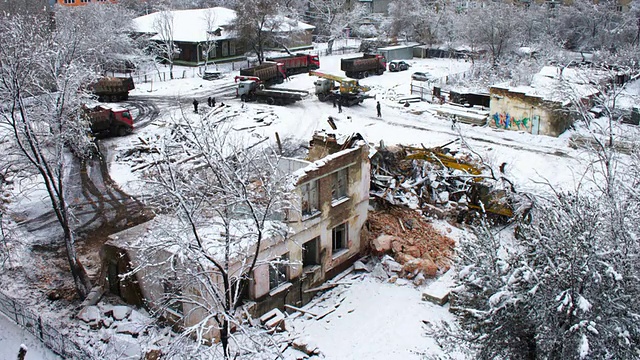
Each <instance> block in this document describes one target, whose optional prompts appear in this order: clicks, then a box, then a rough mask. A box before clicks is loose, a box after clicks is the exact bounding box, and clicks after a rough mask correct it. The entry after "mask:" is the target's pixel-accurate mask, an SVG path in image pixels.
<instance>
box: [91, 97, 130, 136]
mask: <svg viewBox="0 0 640 360" xmlns="http://www.w3.org/2000/svg"><path fill="white" fill-rule="evenodd" d="M84 112H85V114H86V116H87V119H88V120H89V123H90V124H91V132H93V134H94V135H112V136H116V135H117V136H124V135H127V134H131V132H133V117H132V116H131V112H130V111H129V109H126V108H123V107H118V106H108V105H103V104H101V105H97V106H94V107H90V106H87V105H85V106H84Z"/></svg>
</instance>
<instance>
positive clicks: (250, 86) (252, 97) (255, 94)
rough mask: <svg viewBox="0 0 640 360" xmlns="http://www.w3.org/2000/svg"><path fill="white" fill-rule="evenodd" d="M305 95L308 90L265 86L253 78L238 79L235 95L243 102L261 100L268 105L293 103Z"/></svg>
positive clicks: (307, 93)
mask: <svg viewBox="0 0 640 360" xmlns="http://www.w3.org/2000/svg"><path fill="white" fill-rule="evenodd" d="M307 95H309V92H308V91H304V90H294V89H279V88H266V87H265V86H264V85H263V84H261V83H260V82H259V81H255V80H244V81H240V82H239V83H238V88H237V90H236V96H239V97H240V99H241V100H242V101H244V102H247V101H263V102H266V103H267V104H269V105H286V104H293V103H294V102H296V101H298V100H302V99H303V98H304V97H305V96H307Z"/></svg>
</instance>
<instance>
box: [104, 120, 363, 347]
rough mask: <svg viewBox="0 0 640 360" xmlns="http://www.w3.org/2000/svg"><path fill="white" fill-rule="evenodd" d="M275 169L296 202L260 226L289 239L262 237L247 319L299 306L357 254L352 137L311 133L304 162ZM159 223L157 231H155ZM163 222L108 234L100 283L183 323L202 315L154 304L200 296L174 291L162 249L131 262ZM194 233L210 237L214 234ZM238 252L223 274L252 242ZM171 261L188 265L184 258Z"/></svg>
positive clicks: (217, 280)
mask: <svg viewBox="0 0 640 360" xmlns="http://www.w3.org/2000/svg"><path fill="white" fill-rule="evenodd" d="M279 168H280V169H281V170H282V171H285V172H286V173H289V174H291V184H292V186H293V193H294V194H295V196H294V198H295V199H296V201H295V205H294V206H293V208H292V209H290V210H288V211H287V212H286V215H285V216H284V219H283V220H280V221H277V220H276V221H274V223H272V224H269V225H268V226H270V227H272V228H275V227H276V226H282V225H284V226H285V227H286V228H288V229H289V231H288V233H289V234H290V235H289V236H278V235H274V236H270V237H269V238H265V239H263V241H262V245H261V247H260V251H259V252H258V258H257V262H256V264H257V265H256V267H255V268H254V269H253V271H252V273H251V274H250V276H249V278H250V281H249V283H247V284H246V286H245V289H244V291H243V292H242V296H241V298H242V300H243V301H244V304H245V306H246V308H247V309H248V311H249V312H250V313H251V314H252V315H253V316H254V317H258V316H260V315H262V314H264V313H266V312H268V311H270V310H272V309H275V308H278V309H280V310H283V311H284V306H285V304H286V305H293V306H302V305H304V304H306V303H307V302H309V301H310V300H311V298H312V297H313V296H314V295H315V291H307V290H310V289H313V288H314V287H317V286H319V285H321V284H322V283H323V282H325V281H326V280H329V279H330V278H332V277H334V276H335V275H337V274H338V273H340V272H341V271H343V270H345V269H346V268H347V267H349V266H350V265H351V264H353V262H355V260H356V259H358V258H359V256H360V253H361V251H362V250H363V243H362V242H361V232H362V229H363V226H364V223H365V221H366V220H367V212H368V206H369V182H370V163H369V147H368V146H367V144H366V143H365V142H364V141H362V140H361V138H360V137H359V136H354V137H350V138H348V139H347V140H346V141H345V142H343V143H341V142H339V141H337V140H336V137H335V136H333V135H331V134H325V133H319V134H316V135H314V137H313V140H312V142H311V146H310V150H309V155H308V158H307V159H306V160H302V159H292V158H284V159H282V161H280V162H279ZM160 223H163V226H159V224H160ZM169 223H171V221H170V219H167V218H162V217H158V218H156V219H154V220H152V221H150V222H148V223H146V224H142V225H139V226H137V227H134V228H131V229H128V230H126V231H123V232H121V233H118V234H114V235H112V236H111V237H110V240H109V241H108V242H107V243H106V244H105V245H104V247H103V250H102V252H101V258H102V264H103V265H102V274H103V283H104V284H103V286H104V287H105V288H107V289H108V290H109V292H111V293H112V294H115V295H118V296H120V297H121V298H122V299H124V300H125V301H126V302H127V303H130V304H134V305H139V306H145V307H147V308H149V309H150V310H154V311H161V312H164V316H165V318H167V319H173V320H175V321H177V322H179V323H180V324H181V325H183V326H191V325H193V324H195V323H197V322H199V321H200V320H202V319H203V317H204V316H205V315H206V314H204V313H203V311H202V309H198V308H197V307H196V306H194V305H193V303H192V302H189V301H185V302H180V301H177V302H176V303H174V304H173V306H169V307H165V306H163V305H162V300H163V299H165V298H166V295H171V294H173V293H174V292H175V293H176V294H184V293H185V292H193V293H196V292H197V293H198V294H203V292H202V290H196V289H177V291H176V289H175V286H174V285H172V284H173V283H172V280H171V276H167V273H170V271H168V270H169V265H168V264H167V261H166V259H168V258H170V257H171V255H172V254H171V250H170V249H169V248H167V249H163V250H162V251H158V252H154V253H153V255H152V256H151V257H153V258H152V259H149V255H148V254H145V255H144V256H145V260H146V262H147V263H151V264H162V265H158V266H146V265H145V266H141V265H142V263H141V260H137V259H140V256H141V254H140V252H139V250H136V249H138V248H139V247H138V246H137V245H136V246H134V245H132V244H140V243H141V242H146V241H149V242H150V243H151V242H153V241H156V240H157V239H156V237H158V236H164V235H163V234H165V233H166V230H162V231H156V230H157V229H162V228H163V227H164V228H165V229H166V228H167V226H168V225H167V224H169ZM276 223H280V224H279V225H278V224H276ZM202 231H203V232H208V233H216V232H218V231H217V230H216V229H202ZM243 253H244V254H245V256H237V257H233V258H232V259H231V270H230V273H235V274H238V271H242V269H244V268H243V264H246V261H247V256H246V254H255V245H249V246H248V247H247V250H246V252H243ZM212 256H216V255H215V254H212ZM171 264H172V265H171V266H184V267H190V266H194V267H196V266H195V265H193V264H190V263H189V262H188V261H186V262H185V261H183V263H182V264H178V263H175V264H174V263H171ZM139 266H140V269H138V271H137V272H135V275H133V276H131V277H129V278H127V279H126V280H125V279H123V278H122V277H121V275H123V274H126V273H128V272H129V271H131V269H134V268H136V267H139ZM209 267H210V269H209V270H208V271H207V273H210V274H212V275H211V278H212V281H213V283H214V284H217V286H220V287H222V280H221V277H220V276H219V275H216V273H217V272H216V270H215V269H214V268H213V267H212V266H211V265H209ZM245 268H246V267H245ZM217 274H219V273H217ZM202 296H203V297H206V295H202ZM177 298H179V297H177ZM204 301H205V302H210V303H215V301H208V300H206V299H205V300H204ZM212 328H215V326H212ZM217 336H218V333H217V330H215V329H214V330H212V331H211V332H210V333H208V334H207V337H209V338H215V337H217Z"/></svg>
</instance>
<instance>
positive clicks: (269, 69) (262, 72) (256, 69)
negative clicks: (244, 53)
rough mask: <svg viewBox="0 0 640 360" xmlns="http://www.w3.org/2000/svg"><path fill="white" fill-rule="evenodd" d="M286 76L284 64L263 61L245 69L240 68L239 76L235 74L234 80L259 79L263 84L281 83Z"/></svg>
mask: <svg viewBox="0 0 640 360" xmlns="http://www.w3.org/2000/svg"><path fill="white" fill-rule="evenodd" d="M286 77H287V73H286V71H285V69H284V64H282V63H275V62H264V63H262V64H260V65H256V66H252V67H250V68H246V69H240V76H236V82H238V81H243V80H255V79H259V80H260V81H261V82H262V83H263V84H264V85H265V86H271V85H273V84H282V83H283V82H284V79H285V78H286Z"/></svg>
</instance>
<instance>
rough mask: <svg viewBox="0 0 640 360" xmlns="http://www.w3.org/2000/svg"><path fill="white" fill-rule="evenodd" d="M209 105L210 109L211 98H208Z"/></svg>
mask: <svg viewBox="0 0 640 360" xmlns="http://www.w3.org/2000/svg"><path fill="white" fill-rule="evenodd" d="M207 105H209V107H211V96H209V98H207Z"/></svg>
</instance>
